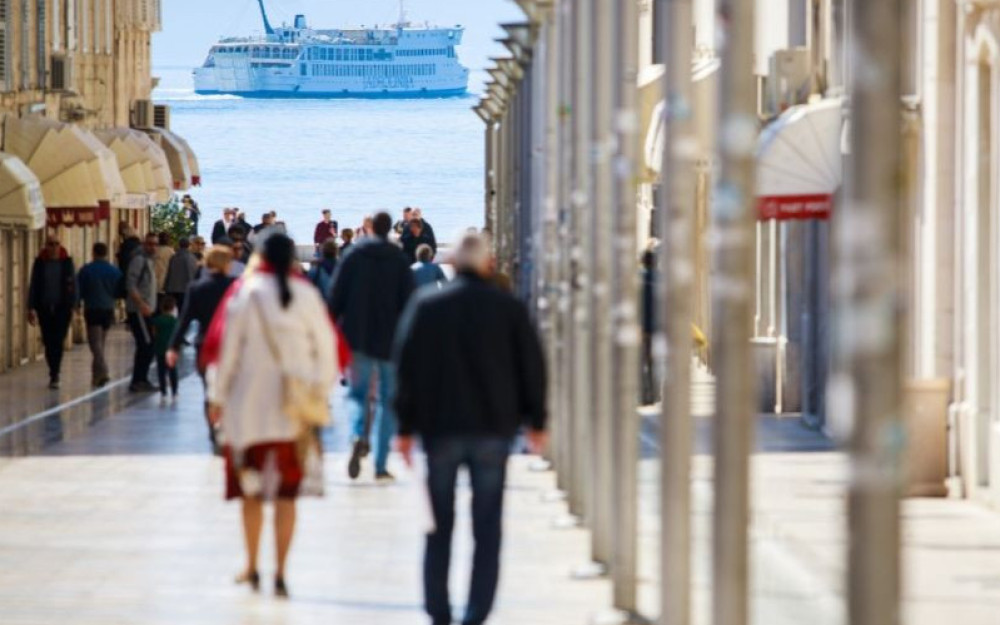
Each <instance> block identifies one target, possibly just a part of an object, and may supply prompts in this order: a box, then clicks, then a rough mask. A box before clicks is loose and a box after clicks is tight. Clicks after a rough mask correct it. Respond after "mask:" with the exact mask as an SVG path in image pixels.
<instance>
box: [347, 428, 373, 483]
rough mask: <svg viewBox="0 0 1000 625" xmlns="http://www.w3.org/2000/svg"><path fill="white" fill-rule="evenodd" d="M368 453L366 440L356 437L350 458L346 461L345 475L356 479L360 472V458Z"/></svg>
mask: <svg viewBox="0 0 1000 625" xmlns="http://www.w3.org/2000/svg"><path fill="white" fill-rule="evenodd" d="M367 455H368V441H366V440H364V439H360V438H359V439H358V440H356V441H354V447H353V448H352V449H351V460H350V461H349V462H348V463H347V477H349V478H351V479H352V480H356V479H358V475H360V474H361V459H362V458H364V457H365V456H367Z"/></svg>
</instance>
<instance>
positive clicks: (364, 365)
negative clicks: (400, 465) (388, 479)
mask: <svg viewBox="0 0 1000 625" xmlns="http://www.w3.org/2000/svg"><path fill="white" fill-rule="evenodd" d="M376 372H377V373H378V383H377V386H378V388H377V392H376V401H375V418H374V421H373V423H372V431H373V432H375V431H376V426H377V428H378V429H377V432H378V438H376V439H375V472H376V473H384V472H385V470H386V465H387V463H388V462H389V444H390V443H391V442H392V437H393V435H395V433H396V413H395V412H394V411H393V409H392V398H393V396H394V395H395V394H396V370H395V369H394V368H393V365H392V363H391V362H389V361H388V360H378V359H375V358H372V357H371V356H368V355H367V354H362V353H361V352H354V354H353V355H352V356H351V388H350V392H349V393H348V397H349V398H350V399H351V407H352V408H351V415H352V416H351V418H352V419H353V421H352V423H353V424H354V436H355V438H362V437H364V435H365V415H367V414H368V402H369V397H370V393H369V389H370V388H371V379H372V374H373V373H376Z"/></svg>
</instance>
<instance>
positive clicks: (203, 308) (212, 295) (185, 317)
mask: <svg viewBox="0 0 1000 625" xmlns="http://www.w3.org/2000/svg"><path fill="white" fill-rule="evenodd" d="M232 261H233V252H232V250H231V249H230V248H229V247H227V246H225V245H213V246H212V247H210V248H209V249H208V251H207V252H205V274H204V275H203V276H202V277H201V278H199V279H198V280H196V281H194V282H192V283H191V285H190V286H189V287H188V290H187V293H186V294H185V296H184V307H183V308H182V309H181V313H180V318H179V319H178V320H177V328H176V329H175V330H174V334H173V336H172V337H170V349H169V350H168V351H167V366H169V367H171V368H174V367H176V366H177V361H178V360H179V358H180V350H181V347H182V346H183V345H184V337H185V335H187V332H188V328H190V327H191V323H192V322H197V323H198V334H197V336H195V339H194V348H195V352H196V353H197V354H201V346H202V344H203V343H204V342H205V334H206V333H207V332H208V326H209V324H210V323H211V322H212V317H213V316H214V315H215V311H216V309H217V308H218V307H219V303H220V302H221V301H222V298H223V296H225V294H226V291H227V290H228V289H229V285H231V284H232V283H233V278H231V277H229V265H230V263H232ZM198 360H199V365H198V374H199V375H200V376H201V381H202V385H204V383H205V371H204V369H202V368H201V364H200V360H201V359H200V358H199V359H198ZM205 422H206V423H207V424H208V436H209V440H211V442H212V449H213V450H215V451H216V453H218V452H219V446H218V443H217V441H216V436H215V434H216V432H215V427H214V426H213V425H212V422H211V421H210V420H209V418H208V394H207V392H206V394H205Z"/></svg>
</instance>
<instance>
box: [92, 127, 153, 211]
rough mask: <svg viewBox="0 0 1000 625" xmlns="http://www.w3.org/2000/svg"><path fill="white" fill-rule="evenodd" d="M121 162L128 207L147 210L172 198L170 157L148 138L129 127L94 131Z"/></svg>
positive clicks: (119, 164)
mask: <svg viewBox="0 0 1000 625" xmlns="http://www.w3.org/2000/svg"><path fill="white" fill-rule="evenodd" d="M94 134H95V135H97V138H98V139H100V140H101V141H102V142H103V143H104V144H105V145H106V146H107V147H108V149H110V150H111V151H112V152H114V154H115V157H116V158H117V159H118V168H119V171H120V172H121V176H122V180H124V181H125V189H126V191H127V192H128V196H129V197H128V201H127V202H126V205H127V206H126V207H127V208H145V207H146V206H148V205H149V204H150V203H154V202H156V203H159V202H166V201H167V200H168V199H169V197H170V193H171V190H170V175H169V173H168V172H169V167H168V166H167V157H166V155H165V154H163V150H161V149H160V148H159V146H157V145H156V143H155V142H153V140H152V139H150V138H149V137H148V136H146V135H145V134H144V133H142V132H140V131H138V130H132V129H130V128H108V129H105V130H98V131H95V132H94Z"/></svg>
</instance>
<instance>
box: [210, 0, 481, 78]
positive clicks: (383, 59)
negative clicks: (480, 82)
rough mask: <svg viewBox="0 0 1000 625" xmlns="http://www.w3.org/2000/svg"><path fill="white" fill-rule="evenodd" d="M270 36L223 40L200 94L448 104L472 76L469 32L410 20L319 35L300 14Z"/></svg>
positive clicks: (264, 14)
mask: <svg viewBox="0 0 1000 625" xmlns="http://www.w3.org/2000/svg"><path fill="white" fill-rule="evenodd" d="M257 1H258V3H259V4H260V12H261V16H262V17H263V19H264V32H265V34H264V36H263V37H256V38H253V37H247V38H243V37H240V38H228V39H223V40H221V41H219V43H217V44H216V45H214V46H212V49H211V50H210V51H209V53H208V58H207V59H206V60H205V63H204V64H203V65H202V66H201V67H198V68H196V69H195V70H194V86H195V93H198V94H201V95H222V94H227V95H238V96H243V97H247V98H441V97H455V96H462V95H465V93H466V91H467V89H468V83H469V70H468V69H467V68H465V67H463V66H462V64H461V63H459V60H458V54H457V53H456V50H455V49H456V47H457V46H458V45H459V44H461V43H462V34H463V33H464V29H463V28H462V27H461V26H455V27H454V28H440V27H435V26H430V25H423V26H420V25H415V24H412V23H410V22H409V21H408V20H407V19H406V12H405V8H404V6H403V2H402V0H401V1H400V11H399V21H398V22H397V23H396V24H393V25H390V26H386V27H375V28H370V29H365V28H362V29H345V30H337V29H334V30H319V29H313V28H310V27H309V26H308V24H307V23H306V18H305V16H304V15H296V16H295V22H294V24H293V25H292V26H282V27H280V28H272V27H271V24H270V22H269V21H268V19H267V11H266V9H265V8H264V0H257Z"/></svg>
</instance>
